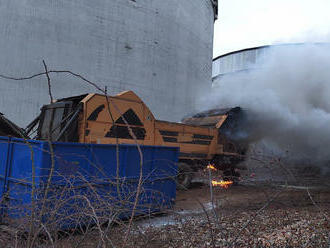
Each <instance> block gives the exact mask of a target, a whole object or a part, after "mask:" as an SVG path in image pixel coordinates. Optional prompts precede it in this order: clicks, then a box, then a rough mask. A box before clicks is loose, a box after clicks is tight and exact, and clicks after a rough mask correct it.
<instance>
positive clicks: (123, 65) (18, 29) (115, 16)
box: [0, 0, 217, 126]
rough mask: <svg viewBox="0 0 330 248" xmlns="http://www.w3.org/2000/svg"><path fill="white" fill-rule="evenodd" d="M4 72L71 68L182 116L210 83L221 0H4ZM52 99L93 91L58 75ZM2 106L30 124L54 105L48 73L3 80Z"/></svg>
mask: <svg viewBox="0 0 330 248" xmlns="http://www.w3.org/2000/svg"><path fill="white" fill-rule="evenodd" d="M0 6H1V8H0V35H1V39H0V54H1V56H0V74H4V75H8V76H13V77H25V76H30V75H33V74H36V73H40V72H43V71H44V68H43V64H42V60H45V61H46V63H47V65H48V68H49V69H50V70H70V71H72V72H75V73H78V74H81V75H83V76H85V77H86V78H88V79H89V80H91V81H93V82H96V83H98V85H99V86H100V87H101V88H104V87H105V86H107V89H108V93H109V94H115V93H118V92H120V91H123V90H133V91H135V92H136V93H137V94H138V95H139V96H140V97H141V98H142V99H143V101H145V102H146V104H147V105H148V106H149V107H150V109H151V110H152V112H153V113H154V114H155V116H156V117H157V118H160V119H166V120H173V121H176V120H179V119H181V118H182V116H183V115H184V114H186V113H188V112H192V111H194V109H195V94H196V91H198V90H199V89H202V88H205V87H210V82H211V74H212V73H211V68H212V50H213V30H214V29H213V28H214V20H215V18H216V15H217V0H180V1H178V0H166V1H164V0H95V1H90V0H43V1H40V0H30V1H25V0H24V1H22V0H10V1H2V2H1V3H0ZM51 82H52V91H53V95H54V98H62V97H68V96H71V95H78V94H83V93H86V92H95V91H96V89H95V88H94V87H92V86H90V85H88V84H86V83H83V82H82V81H81V80H79V79H78V78H75V77H73V76H70V75H68V74H52V75H51ZM0 88H1V91H0V94H1V95H0V112H3V113H4V114H5V115H7V116H8V117H9V118H10V119H11V120H13V121H14V122H16V123H17V124H18V125H21V126H24V125H25V124H27V123H28V122H29V121H30V120H32V119H33V118H34V117H35V116H36V115H37V114H38V113H39V108H40V107H41V106H42V105H43V104H46V103H49V96H48V86H47V80H46V78H45V76H41V77H36V78H33V79H31V80H24V81H12V80H8V79H4V78H1V79H0Z"/></svg>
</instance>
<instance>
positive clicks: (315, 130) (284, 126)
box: [203, 44, 330, 163]
mask: <svg viewBox="0 0 330 248" xmlns="http://www.w3.org/2000/svg"><path fill="white" fill-rule="evenodd" d="M253 67H254V68H253V69H250V70H248V71H244V72H239V73H233V74H231V75H227V76H223V77H222V78H219V79H216V81H217V82H219V86H218V87H215V88H213V90H212V93H211V96H210V95H209V96H207V98H204V99H203V103H204V105H203V107H204V108H214V107H235V106H240V107H242V108H243V109H244V110H246V112H247V116H248V119H247V123H245V126H244V128H243V131H244V132H245V134H246V135H242V137H245V138H248V139H249V141H250V142H262V143H267V144H269V145H270V146H271V147H273V148H275V147H276V149H278V150H279V151H281V152H283V153H282V154H288V153H289V154H290V155H291V156H293V157H296V158H304V159H306V160H307V159H308V160H310V161H314V162H322V163H324V162H327V161H328V160H330V46H329V45H320V44H319V45H317V44H314V45H297V46H293V45H291V46H278V47H274V48H270V49H269V50H268V52H267V53H265V56H264V57H263V59H261V60H260V62H259V63H258V64H255V65H253ZM206 99H207V100H206Z"/></svg>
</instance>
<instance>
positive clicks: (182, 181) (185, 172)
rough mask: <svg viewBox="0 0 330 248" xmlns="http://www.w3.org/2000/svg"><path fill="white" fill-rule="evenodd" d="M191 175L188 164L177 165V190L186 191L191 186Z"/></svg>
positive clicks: (191, 171)
mask: <svg viewBox="0 0 330 248" xmlns="http://www.w3.org/2000/svg"><path fill="white" fill-rule="evenodd" d="M193 174H194V172H193V170H192V169H191V167H190V166H189V165H188V164H185V163H179V168H178V176H177V180H176V187H177V189H181V190H185V189H188V188H189V187H190V185H191V180H192V179H193Z"/></svg>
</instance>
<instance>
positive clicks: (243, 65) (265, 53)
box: [212, 43, 330, 87]
mask: <svg viewBox="0 0 330 248" xmlns="http://www.w3.org/2000/svg"><path fill="white" fill-rule="evenodd" d="M306 45H307V46H316V47H324V46H327V47H329V46H330V44H329V43H310V44H309V43H289V44H277V45H269V46H259V47H252V48H246V49H242V50H237V51H233V52H229V53H226V54H223V55H220V56H218V57H216V58H214V59H213V66H212V82H213V83H212V86H213V87H218V86H221V83H222V81H224V79H225V77H226V76H230V75H234V74H236V75H239V73H244V72H247V71H249V70H253V69H257V68H260V67H261V66H263V61H265V59H267V58H270V57H271V56H272V54H276V53H281V52H284V53H286V52H288V51H291V52H294V51H295V49H297V48H298V49H299V48H301V47H302V46H306Z"/></svg>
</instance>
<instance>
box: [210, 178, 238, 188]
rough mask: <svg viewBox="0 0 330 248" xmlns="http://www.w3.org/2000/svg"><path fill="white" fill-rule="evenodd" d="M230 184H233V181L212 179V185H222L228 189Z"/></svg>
mask: <svg viewBox="0 0 330 248" xmlns="http://www.w3.org/2000/svg"><path fill="white" fill-rule="evenodd" d="M232 184H233V181H223V180H221V181H215V180H212V185H213V186H214V187H216V186H220V187H222V188H224V189H228V188H229V186H230V185H232Z"/></svg>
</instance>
